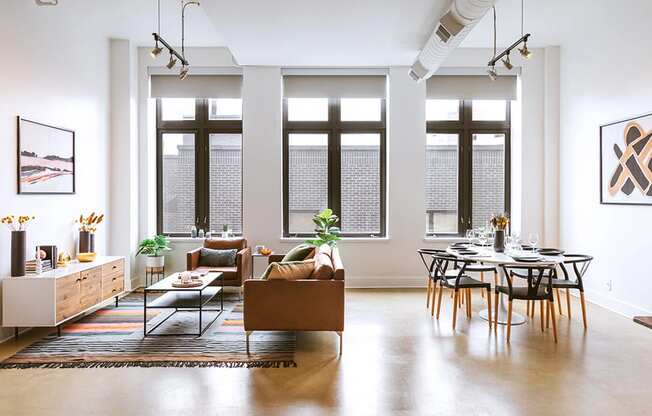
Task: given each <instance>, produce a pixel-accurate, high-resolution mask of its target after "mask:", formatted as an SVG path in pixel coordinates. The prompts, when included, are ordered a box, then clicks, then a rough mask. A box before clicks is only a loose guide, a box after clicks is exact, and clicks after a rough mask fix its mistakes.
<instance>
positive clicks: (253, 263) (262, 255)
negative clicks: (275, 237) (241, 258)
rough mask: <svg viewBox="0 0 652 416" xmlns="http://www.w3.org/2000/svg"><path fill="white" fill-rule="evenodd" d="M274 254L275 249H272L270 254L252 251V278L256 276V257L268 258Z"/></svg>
mask: <svg viewBox="0 0 652 416" xmlns="http://www.w3.org/2000/svg"><path fill="white" fill-rule="evenodd" d="M272 254H274V252H273V251H272V252H271V253H269V254H268V255H264V254H260V253H252V254H251V278H252V279H254V278H255V277H254V266H255V265H256V259H257V258H261V257H262V258H268V257H269V256H271V255H272Z"/></svg>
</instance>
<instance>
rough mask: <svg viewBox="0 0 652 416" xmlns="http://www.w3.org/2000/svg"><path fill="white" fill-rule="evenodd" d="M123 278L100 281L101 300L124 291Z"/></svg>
mask: <svg viewBox="0 0 652 416" xmlns="http://www.w3.org/2000/svg"><path fill="white" fill-rule="evenodd" d="M114 279H115V280H114ZM124 288H125V285H124V277H122V276H120V277H116V278H111V279H108V280H105V279H103V280H102V299H103V300H105V299H108V298H110V297H112V296H116V295H118V294H120V293H122V291H124Z"/></svg>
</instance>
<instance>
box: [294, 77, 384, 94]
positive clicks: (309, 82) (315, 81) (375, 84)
mask: <svg viewBox="0 0 652 416" xmlns="http://www.w3.org/2000/svg"><path fill="white" fill-rule="evenodd" d="M385 89H386V78H385V76H384V75H286V76H284V77H283V95H284V96H285V97H286V98H385Z"/></svg>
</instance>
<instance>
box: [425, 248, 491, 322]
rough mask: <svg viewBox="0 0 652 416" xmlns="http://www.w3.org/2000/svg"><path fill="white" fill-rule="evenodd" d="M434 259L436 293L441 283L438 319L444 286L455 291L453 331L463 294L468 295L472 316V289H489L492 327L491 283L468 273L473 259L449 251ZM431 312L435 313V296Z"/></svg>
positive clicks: (468, 313) (467, 313) (467, 311)
mask: <svg viewBox="0 0 652 416" xmlns="http://www.w3.org/2000/svg"><path fill="white" fill-rule="evenodd" d="M432 258H433V260H434V263H433V265H434V267H433V276H434V279H433V283H434V285H435V294H437V290H436V287H437V283H439V296H438V297H437V319H439V314H440V312H441V299H442V297H443V292H444V288H446V289H451V290H452V291H453V331H455V328H456V326H457V309H458V308H459V304H460V301H461V295H462V294H465V295H466V296H465V297H466V308H465V309H466V316H467V317H468V318H471V315H472V309H471V307H472V297H471V291H472V290H473V289H482V290H486V291H487V304H488V306H489V329H491V324H492V321H491V296H490V295H491V283H485V282H481V281H479V280H476V279H474V278H472V277H470V276H469V275H468V274H467V273H466V268H467V267H468V266H469V265H471V264H475V262H474V261H472V260H466V259H463V258H460V257H457V256H454V255H452V254H449V253H446V252H444V253H437V254H433V255H432ZM431 302H432V303H431V314H432V313H434V308H435V297H434V295H433V297H432V299H431Z"/></svg>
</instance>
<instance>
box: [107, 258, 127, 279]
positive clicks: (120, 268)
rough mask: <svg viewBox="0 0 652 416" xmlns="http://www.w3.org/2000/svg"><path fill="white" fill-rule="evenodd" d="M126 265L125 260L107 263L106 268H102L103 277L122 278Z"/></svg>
mask: <svg viewBox="0 0 652 416" xmlns="http://www.w3.org/2000/svg"><path fill="white" fill-rule="evenodd" d="M124 265H125V263H124V260H122V259H120V260H116V261H112V262H111V263H107V264H105V265H104V266H102V277H103V278H104V277H107V276H109V275H111V276H115V275H117V276H121V275H123V274H124V271H125V266H124Z"/></svg>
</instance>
